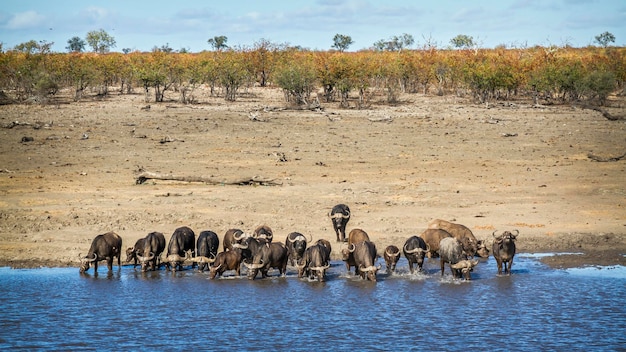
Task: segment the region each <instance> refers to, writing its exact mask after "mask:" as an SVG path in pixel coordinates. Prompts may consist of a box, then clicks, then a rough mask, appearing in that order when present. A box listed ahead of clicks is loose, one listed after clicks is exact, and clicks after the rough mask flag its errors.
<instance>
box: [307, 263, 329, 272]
mask: <svg viewBox="0 0 626 352" xmlns="http://www.w3.org/2000/svg"><path fill="white" fill-rule="evenodd" d="M328 268H330V264H329V265H324V266H310V267H309V270H315V271H322V270H326V269H328Z"/></svg>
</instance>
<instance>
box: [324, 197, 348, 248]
mask: <svg viewBox="0 0 626 352" xmlns="http://www.w3.org/2000/svg"><path fill="white" fill-rule="evenodd" d="M328 217H329V218H330V219H331V220H332V222H333V229H334V230H335V234H336V235H337V242H346V225H347V224H348V221H350V208H349V207H348V206H347V205H345V204H337V205H335V206H334V207H333V208H332V209H331V210H330V212H329V213H328Z"/></svg>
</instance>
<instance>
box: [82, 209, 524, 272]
mask: <svg viewBox="0 0 626 352" xmlns="http://www.w3.org/2000/svg"><path fill="white" fill-rule="evenodd" d="M350 215H351V213H350V208H349V207H348V206H347V205H345V204H338V205H336V206H334V207H333V208H332V209H331V211H330V212H329V213H328V217H329V218H330V220H331V222H332V225H333V229H334V231H335V234H336V237H337V242H339V243H340V247H341V249H340V257H341V260H342V261H344V262H345V266H346V271H347V272H348V273H350V272H351V269H352V268H354V275H355V276H360V277H361V278H362V279H363V280H367V281H374V282H375V281H376V275H377V273H378V270H380V268H381V265H378V266H377V265H376V260H377V259H378V258H379V257H380V256H379V255H378V250H377V248H376V245H375V244H374V242H373V241H372V240H371V239H370V237H369V235H368V234H367V233H366V232H365V231H364V230H362V229H358V228H354V229H352V230H351V231H350V232H349V233H348V235H347V236H346V225H347V223H348V221H349V220H350ZM496 232H497V231H494V232H493V233H492V236H493V243H492V246H491V255H493V257H494V258H495V260H496V263H497V266H498V275H502V274H503V272H504V274H505V275H511V267H512V266H513V257H514V256H515V240H516V238H517V235H519V231H517V230H515V231H514V232H510V231H504V232H502V233H501V234H500V235H496ZM219 243H220V240H219V237H218V235H217V234H216V233H215V232H213V231H202V232H200V234H199V235H198V236H197V238H196V234H195V233H194V231H193V230H192V229H191V228H189V227H187V226H183V227H179V228H177V229H176V230H175V231H174V233H173V234H172V236H171V237H170V239H169V242H168V243H167V246H166V241H165V236H164V235H163V234H162V233H160V232H151V233H149V234H148V235H147V236H146V237H144V238H140V239H139V240H137V242H135V244H134V245H133V246H132V247H129V248H127V249H126V262H127V263H131V262H132V264H133V267H134V268H135V267H137V266H138V265H140V267H141V271H142V272H146V271H155V270H158V269H159V268H161V267H165V268H166V269H167V270H170V271H178V270H183V269H184V263H185V262H190V263H191V267H192V268H197V270H199V271H201V272H204V271H208V272H209V278H211V279H214V278H216V277H219V276H221V275H222V274H223V273H224V272H225V271H227V270H230V271H234V273H235V275H236V276H240V273H241V267H242V266H245V267H246V268H247V277H248V279H251V280H253V279H255V278H256V277H257V276H258V275H259V274H260V276H261V278H266V277H268V276H269V271H270V270H271V269H276V270H278V272H279V275H281V276H285V275H286V272H287V264H290V265H291V266H292V267H295V268H296V269H297V272H298V277H299V278H305V277H306V278H308V279H311V280H317V281H324V280H325V279H326V271H327V270H328V269H329V268H330V259H331V251H332V248H331V243H330V242H329V241H327V240H325V239H320V240H318V241H316V242H313V239H312V236H308V238H307V236H305V235H303V234H302V233H300V232H291V233H289V234H288V235H287V237H286V239H285V243H284V244H283V243H281V242H276V241H274V233H273V231H272V229H271V228H270V227H269V226H267V225H262V226H259V227H257V228H256V229H255V230H254V231H253V232H252V233H246V232H244V231H242V230H240V229H229V230H227V231H226V233H225V234H224V237H223V241H222V245H223V250H222V251H221V252H219V253H218V251H219ZM121 252H122V238H121V237H120V236H119V235H117V234H116V233H114V232H108V233H105V234H102V235H98V236H96V237H95V238H94V239H93V241H92V243H91V247H90V248H89V252H88V253H87V255H86V256H80V261H81V265H80V272H81V273H84V272H86V271H87V270H89V268H90V266H93V267H94V271H95V272H96V273H97V271H98V262H99V261H103V260H106V262H107V268H108V270H109V271H111V270H112V269H113V261H114V259H115V258H117V265H118V267H119V266H120V265H121ZM401 255H404V257H405V258H406V259H407V262H408V266H409V271H410V273H411V274H413V273H414V272H415V270H417V271H418V272H422V270H423V269H422V266H423V264H424V259H425V258H429V260H430V259H432V258H437V257H438V258H439V262H440V266H441V276H443V275H444V272H445V265H446V263H447V264H448V266H449V268H450V271H451V273H452V276H453V277H454V278H459V279H460V278H464V279H465V280H471V272H472V271H473V270H474V267H476V266H477V265H478V263H479V260H477V259H474V258H475V257H481V258H488V257H489V255H490V254H489V249H488V247H487V244H486V243H485V241H483V240H477V239H476V237H475V236H474V234H473V233H472V231H471V230H470V229H469V228H467V227H466V226H464V225H461V224H456V223H452V222H449V221H445V220H440V219H435V220H433V221H431V222H430V223H429V224H428V228H427V229H426V230H425V231H424V232H422V233H421V234H420V235H418V236H411V237H409V238H408V239H407V240H406V241H405V242H404V244H403V245H402V246H401V247H398V246H395V245H389V246H387V247H386V248H385V249H384V251H383V255H382V257H383V258H384V261H385V264H386V271H387V274H389V275H392V274H394V272H395V271H396V265H397V263H398V260H399V259H400V257H401ZM414 265H415V266H416V267H415V268H414Z"/></svg>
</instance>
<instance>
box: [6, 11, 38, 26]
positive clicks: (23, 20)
mask: <svg viewBox="0 0 626 352" xmlns="http://www.w3.org/2000/svg"><path fill="white" fill-rule="evenodd" d="M45 19H46V17H45V16H43V15H40V14H38V13H37V12H35V11H26V12H20V13H16V14H15V15H13V17H11V18H10V19H9V21H8V22H7V24H6V28H7V29H24V28H33V27H38V26H41V24H42V23H43V21H44V20H45Z"/></svg>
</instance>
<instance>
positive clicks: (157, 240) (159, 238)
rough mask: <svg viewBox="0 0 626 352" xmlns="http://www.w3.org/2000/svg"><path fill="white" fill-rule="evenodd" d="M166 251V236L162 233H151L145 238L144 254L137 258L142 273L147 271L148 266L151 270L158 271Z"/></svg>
mask: <svg viewBox="0 0 626 352" xmlns="http://www.w3.org/2000/svg"><path fill="white" fill-rule="evenodd" d="M164 250H165V236H163V234H162V233H160V232H150V233H149V234H148V235H147V236H146V237H145V238H144V246H143V253H141V254H137V258H138V259H139V261H140V262H141V271H147V270H148V265H149V266H150V270H152V271H154V270H156V268H157V267H158V266H159V265H160V263H159V259H160V258H161V253H163V251H164Z"/></svg>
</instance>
